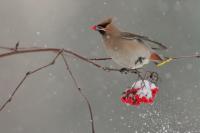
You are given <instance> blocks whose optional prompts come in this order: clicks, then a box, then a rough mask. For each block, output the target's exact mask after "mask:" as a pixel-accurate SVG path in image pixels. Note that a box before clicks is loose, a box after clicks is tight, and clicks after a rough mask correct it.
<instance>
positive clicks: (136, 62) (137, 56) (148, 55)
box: [92, 18, 167, 69]
mask: <svg viewBox="0 0 200 133" xmlns="http://www.w3.org/2000/svg"><path fill="white" fill-rule="evenodd" d="M92 29H93V30H95V31H98V32H99V33H100V34H101V35H102V38H103V41H104V44H105V45H104V46H105V49H106V51H107V54H108V55H109V56H110V57H111V58H112V59H113V60H114V61H115V62H116V63H117V64H119V65H120V66H122V67H125V68H131V69H137V68H140V67H143V65H145V64H148V63H149V61H152V62H155V63H159V62H161V61H162V60H163V59H162V58H161V57H160V56H159V54H157V52H156V51H155V50H165V49H167V47H166V46H164V45H163V44H161V43H159V42H156V41H153V40H151V39H149V38H148V37H145V36H141V35H137V34H133V33H128V32H122V31H120V30H119V29H118V28H117V27H116V26H115V25H114V24H113V23H112V18H109V19H106V20H104V21H103V22H101V23H99V24H97V25H95V26H93V27H92ZM150 44H156V45H157V46H158V47H151V45H150Z"/></svg>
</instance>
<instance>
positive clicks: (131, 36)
mask: <svg viewBox="0 0 200 133" xmlns="http://www.w3.org/2000/svg"><path fill="white" fill-rule="evenodd" d="M121 37H122V38H123V39H128V40H138V41H140V42H144V41H147V42H150V43H151V44H156V45H157V46H158V47H152V46H151V48H152V49H155V50H166V49H168V48H167V46H165V45H164V44H162V43H159V42H157V41H154V40H151V39H150V38H148V37H146V36H141V35H137V34H133V33H129V32H121ZM149 45H150V44H149Z"/></svg>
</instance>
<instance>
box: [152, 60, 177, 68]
mask: <svg viewBox="0 0 200 133" xmlns="http://www.w3.org/2000/svg"><path fill="white" fill-rule="evenodd" d="M172 60H173V58H169V59H167V60H164V61H163V62H161V63H159V64H157V65H156V66H157V67H161V66H163V65H165V64H166V63H169V62H171V61H172Z"/></svg>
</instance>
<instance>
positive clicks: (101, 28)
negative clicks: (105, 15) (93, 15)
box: [96, 25, 105, 31]
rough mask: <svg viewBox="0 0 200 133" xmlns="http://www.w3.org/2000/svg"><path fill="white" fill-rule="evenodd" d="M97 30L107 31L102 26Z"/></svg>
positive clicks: (98, 26)
mask: <svg viewBox="0 0 200 133" xmlns="http://www.w3.org/2000/svg"><path fill="white" fill-rule="evenodd" d="M96 29H97V30H101V31H105V28H104V27H102V26H100V25H97V27H96Z"/></svg>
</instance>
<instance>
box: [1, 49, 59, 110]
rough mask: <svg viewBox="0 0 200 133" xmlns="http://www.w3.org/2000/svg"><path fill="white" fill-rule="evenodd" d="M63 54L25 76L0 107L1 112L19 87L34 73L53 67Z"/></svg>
mask: <svg viewBox="0 0 200 133" xmlns="http://www.w3.org/2000/svg"><path fill="white" fill-rule="evenodd" d="M61 53H62V51H60V52H58V53H57V55H56V56H55V57H54V59H53V60H52V61H51V62H50V63H48V64H47V65H43V66H41V67H39V68H37V69H35V70H33V71H29V72H27V73H26V74H25V76H24V77H23V78H22V80H21V81H20V82H19V84H18V85H17V87H16V88H15V89H14V91H13V92H12V93H11V95H10V96H9V98H8V99H7V100H6V101H5V102H4V103H3V104H2V106H1V107H0V112H1V111H2V110H3V109H4V108H5V107H6V105H7V104H8V103H9V102H11V101H12V99H13V97H14V95H15V94H16V92H17V91H18V89H19V87H20V86H21V85H22V84H23V83H24V81H25V80H26V79H27V77H28V76H29V75H31V74H33V73H36V72H38V71H40V70H42V69H44V68H47V67H48V66H50V65H53V64H54V63H55V61H56V59H57V58H58V56H59V55H60V54H61Z"/></svg>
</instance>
